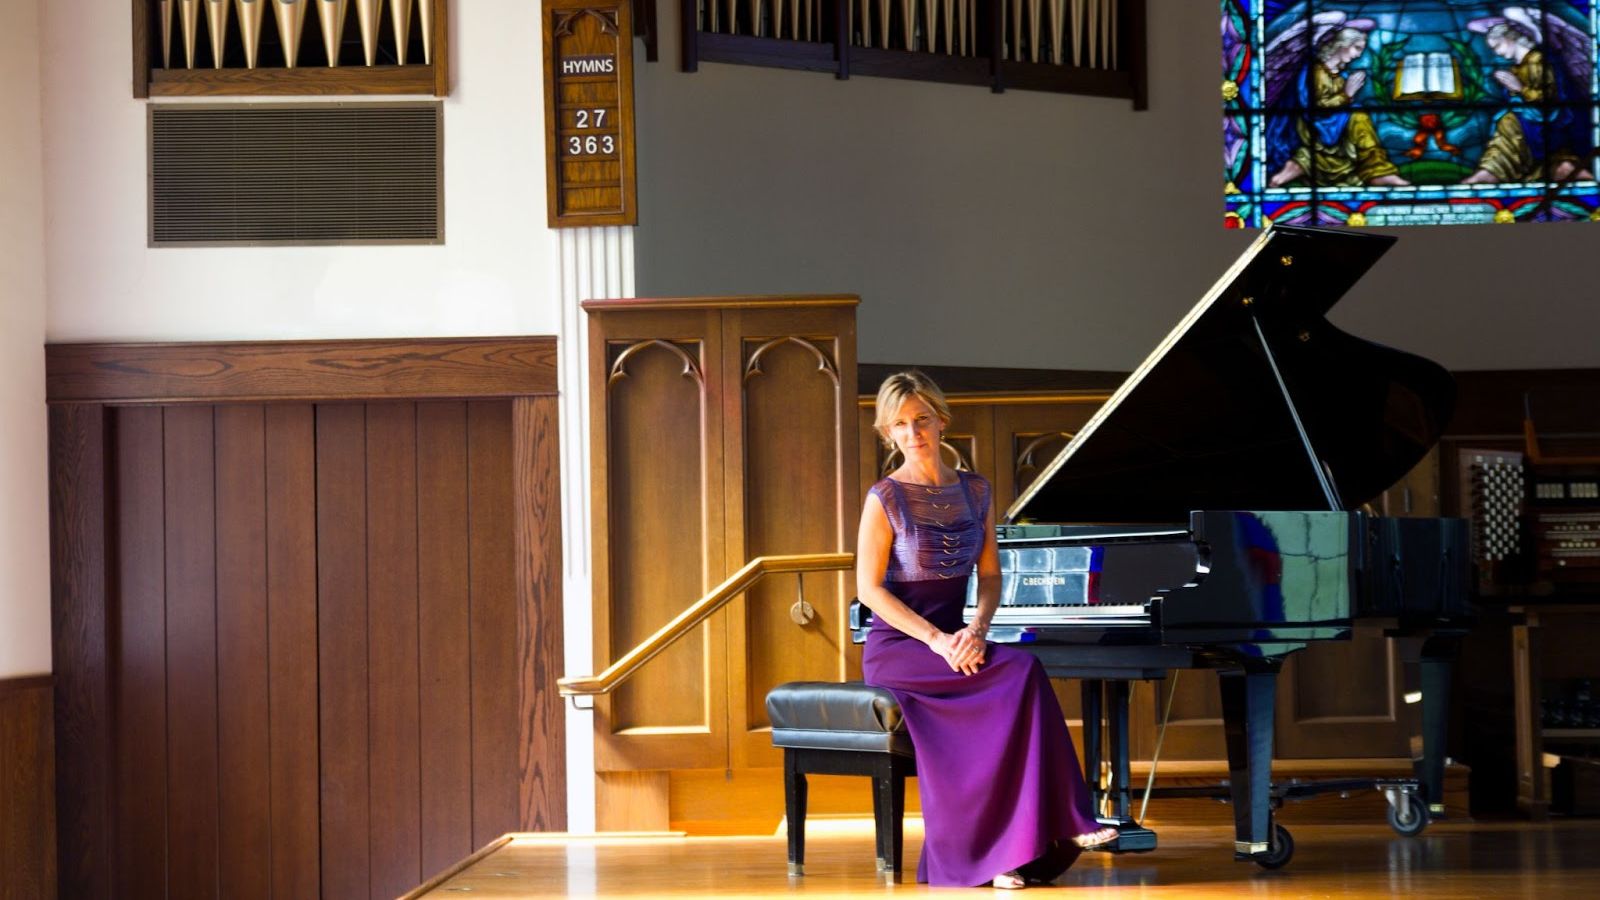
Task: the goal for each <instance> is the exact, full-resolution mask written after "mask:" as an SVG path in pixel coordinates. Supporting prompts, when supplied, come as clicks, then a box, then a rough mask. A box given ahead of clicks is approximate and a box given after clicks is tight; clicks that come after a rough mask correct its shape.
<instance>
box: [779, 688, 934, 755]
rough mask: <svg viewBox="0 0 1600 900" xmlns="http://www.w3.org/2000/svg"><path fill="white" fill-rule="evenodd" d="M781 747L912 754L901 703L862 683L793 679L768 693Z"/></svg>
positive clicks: (885, 691) (883, 692) (887, 693)
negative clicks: (901, 712)
mask: <svg viewBox="0 0 1600 900" xmlns="http://www.w3.org/2000/svg"><path fill="white" fill-rule="evenodd" d="M767 720H768V721H770V722H771V723H772V743H773V746H776V747H801V748H808V749H813V750H858V751H868V752H877V753H897V754H900V755H901V756H912V755H914V754H913V751H912V746H911V736H910V735H909V734H907V733H906V725H905V720H904V719H902V718H901V715H900V704H899V703H898V702H896V701H895V699H894V695H893V694H891V693H889V692H888V691H887V690H885V689H884V688H880V687H871V686H869V685H866V684H863V683H861V682H859V681H849V682H845V683H844V684H839V683H837V682H832V681H791V682H789V683H787V684H780V685H778V686H777V687H775V688H773V689H772V690H771V691H769V692H768V693H767Z"/></svg>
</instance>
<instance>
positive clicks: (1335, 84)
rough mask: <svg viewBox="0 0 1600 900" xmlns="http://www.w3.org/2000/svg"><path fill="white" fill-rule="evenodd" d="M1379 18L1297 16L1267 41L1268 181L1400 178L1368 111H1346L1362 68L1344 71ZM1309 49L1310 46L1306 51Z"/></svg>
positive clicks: (1337, 182) (1339, 183) (1390, 181)
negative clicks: (1279, 32)
mask: <svg viewBox="0 0 1600 900" xmlns="http://www.w3.org/2000/svg"><path fill="white" fill-rule="evenodd" d="M1375 27H1377V23H1376V22H1374V21H1373V20H1371V19H1352V18H1349V17H1348V16H1347V14H1345V13H1343V12H1338V11H1332V10H1330V11H1327V12H1320V13H1317V14H1315V15H1313V16H1311V17H1310V18H1309V19H1307V18H1300V19H1299V20H1297V21H1296V22H1295V23H1294V24H1292V25H1290V26H1289V27H1288V28H1287V29H1286V30H1284V31H1283V33H1281V34H1279V35H1278V36H1277V37H1275V38H1273V39H1272V41H1271V43H1269V44H1267V48H1266V69H1265V78H1266V100H1267V106H1268V107H1269V108H1270V109H1273V110H1275V112H1274V113H1273V114H1271V115H1270V116H1269V117H1268V119H1267V128H1266V144H1267V170H1268V171H1269V172H1271V173H1272V175H1271V176H1270V177H1269V178H1268V180H1267V184H1268V185H1269V186H1271V187H1282V186H1284V185H1287V184H1289V183H1291V182H1294V181H1296V180H1299V179H1306V180H1308V181H1309V182H1310V183H1312V184H1315V185H1318V186H1325V187H1360V186H1362V185H1404V184H1410V183H1411V182H1409V181H1407V180H1406V179H1404V178H1402V177H1401V176H1400V171H1399V169H1397V168H1396V167H1395V165H1394V163H1392V162H1390V161H1389V154H1388V152H1387V151H1386V150H1385V149H1384V147H1383V144H1382V142H1381V141H1379V140H1378V132H1377V129H1376V128H1374V127H1373V124H1372V118H1371V117H1370V116H1368V115H1367V113H1365V112H1361V111H1351V110H1349V109H1348V107H1349V106H1350V104H1351V100H1352V99H1354V98H1355V96H1356V95H1357V94H1358V93H1359V92H1360V91H1361V88H1362V86H1363V85H1365V84H1366V80H1367V73H1365V72H1352V73H1351V74H1350V75H1349V76H1348V77H1346V76H1345V75H1344V74H1342V73H1343V72H1344V70H1345V68H1346V67H1348V66H1349V65H1350V63H1352V62H1355V61H1356V60H1357V59H1359V58H1360V57H1361V55H1362V54H1364V53H1366V52H1367V35H1368V33H1369V32H1371V31H1372V29H1373V28H1375ZM1308 50H1309V52H1307V51H1308Z"/></svg>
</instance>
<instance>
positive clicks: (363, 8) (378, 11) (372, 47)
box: [356, 0, 383, 66]
mask: <svg viewBox="0 0 1600 900" xmlns="http://www.w3.org/2000/svg"><path fill="white" fill-rule="evenodd" d="M381 18H383V0H356V25H357V27H359V28H360V29H361V54H362V56H363V57H364V58H365V59H366V61H367V65H369V66H375V65H377V64H378V21H379V20H380V19H381Z"/></svg>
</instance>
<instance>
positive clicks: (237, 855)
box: [130, 405, 272, 898]
mask: <svg viewBox="0 0 1600 900" xmlns="http://www.w3.org/2000/svg"><path fill="white" fill-rule="evenodd" d="M130 411H132V410H130ZM215 428H216V441H215V446H216V545H217V550H216V557H217V568H216V597H217V610H216V617H217V618H216V629H217V631H216V642H217V659H216V666H217V693H218V696H219V699H220V701H221V702H219V703H218V706H217V738H218V739H217V767H218V775H219V779H218V795H217V813H218V817H219V822H220V823H224V824H222V826H221V828H220V843H221V847H220V884H222V885H225V886H226V887H225V888H224V890H223V892H224V893H226V894H227V895H228V896H230V897H241V898H255V897H261V898H265V897H268V896H270V892H271V888H272V877H271V872H272V842H271V834H272V829H271V826H272V814H271V809H272V797H271V784H270V778H271V755H270V751H271V738H270V725H269V718H268V717H269V715H270V709H269V703H270V700H269V695H268V692H269V689H270V684H271V676H270V666H269V661H268V659H267V638H268V631H267V552H266V551H267V543H266V526H267V484H266V419H265V415H264V410H263V408H262V407H261V406H259V405H251V406H219V407H217V408H216V414H215Z"/></svg>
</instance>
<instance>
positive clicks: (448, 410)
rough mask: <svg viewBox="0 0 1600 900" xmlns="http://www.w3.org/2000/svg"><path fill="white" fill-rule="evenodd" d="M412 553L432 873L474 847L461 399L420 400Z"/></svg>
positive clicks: (425, 851) (425, 833) (427, 864)
mask: <svg viewBox="0 0 1600 900" xmlns="http://www.w3.org/2000/svg"><path fill="white" fill-rule="evenodd" d="M417 552H418V557H417V603H418V611H417V621H418V636H419V642H420V643H419V648H418V649H419V652H418V667H419V668H418V674H419V678H420V682H421V692H420V695H419V700H420V709H419V722H418V726H419V736H420V740H421V747H420V753H419V757H420V761H421V767H422V785H421V790H422V797H421V800H422V870H423V871H424V872H438V871H440V870H441V869H443V868H445V867H446V866H448V865H450V864H452V863H453V862H455V861H456V860H458V859H461V858H462V857H464V856H466V855H467V854H469V853H471V852H472V850H473V847H475V846H476V845H475V844H474V843H473V840H472V688H471V676H472V653H471V629H470V623H471V617H470V613H471V605H470V598H469V576H468V519H467V407H466V404H465V403H459V402H425V403H418V404H417Z"/></svg>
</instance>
